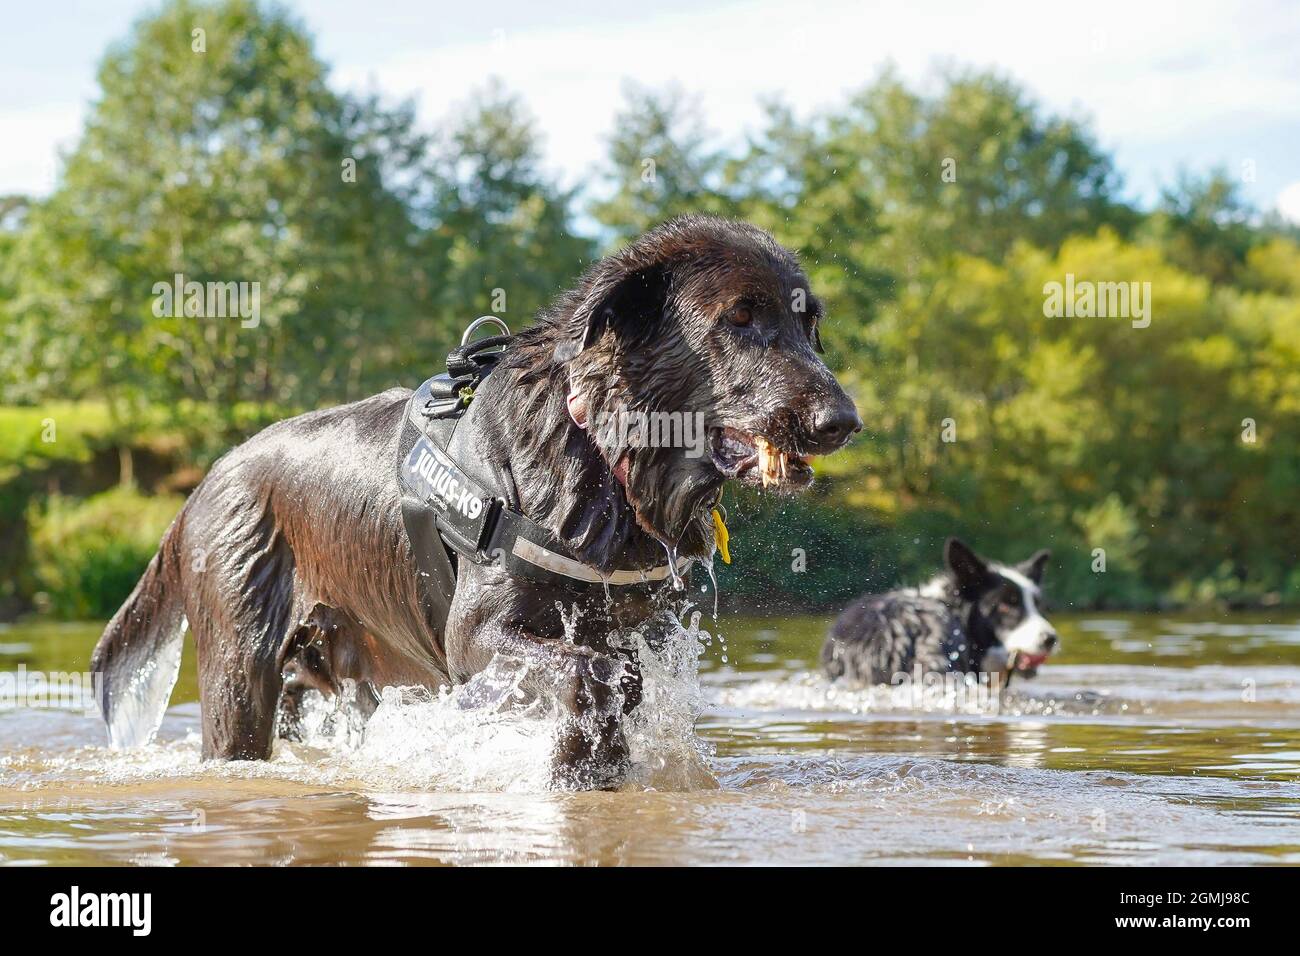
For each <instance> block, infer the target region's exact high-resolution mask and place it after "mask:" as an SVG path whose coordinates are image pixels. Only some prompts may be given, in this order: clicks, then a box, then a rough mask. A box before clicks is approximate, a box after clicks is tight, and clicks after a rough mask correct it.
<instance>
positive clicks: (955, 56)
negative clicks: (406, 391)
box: [336, 0, 1300, 177]
mask: <svg viewBox="0 0 1300 956" xmlns="http://www.w3.org/2000/svg"><path fill="white" fill-rule="evenodd" d="M1076 10H1077V12H1076V13H1074V14H1073V15H1061V14H1060V13H1057V12H1053V11H1052V10H1051V9H1050V8H1048V7H1045V6H1044V5H1043V4H1041V3H1037V2H1016V3H1009V4H1004V5H1001V6H998V7H987V6H983V5H979V4H971V3H968V2H965V0H947V2H937V3H936V2H931V3H926V4H923V5H920V4H914V5H911V6H905V5H901V4H888V5H884V4H880V5H876V4H873V5H866V4H861V3H834V4H819V5H816V6H810V5H808V4H806V3H801V2H794V0H753V2H748V3H743V4H739V5H734V6H727V7H723V8H709V9H701V10H699V11H698V12H693V13H685V14H674V15H670V16H664V17H660V18H656V19H654V20H648V21H645V22H640V23H633V24H627V23H620V24H611V25H603V24H601V23H600V22H598V21H597V22H593V23H592V24H591V25H590V26H589V27H588V28H587V29H584V30H572V29H556V30H537V31H532V32H529V33H524V34H518V35H515V34H511V33H510V32H509V31H508V30H507V31H506V32H504V33H501V32H500V31H495V32H491V31H487V30H485V31H484V33H483V35H482V39H481V40H479V41H477V42H461V43H458V44H454V45H444V46H433V45H431V46H429V47H428V48H426V49H420V50H414V51H412V50H409V49H408V50H407V51H406V52H404V53H402V54H401V55H399V56H395V57H393V58H391V59H388V60H386V61H383V62H380V63H366V64H360V63H357V64H351V63H347V62H344V63H342V64H341V66H340V69H339V70H338V72H337V74H336V76H337V77H338V78H339V79H340V80H342V81H343V82H345V83H350V84H358V83H360V82H362V81H363V80H364V79H365V78H374V79H375V80H377V82H378V84H379V85H380V87H381V88H382V89H384V90H386V91H388V92H391V93H394V94H399V95H410V94H418V95H419V97H420V100H421V103H422V105H423V108H424V111H425V115H426V116H427V117H428V118H429V119H434V118H436V117H438V116H440V115H442V114H443V113H444V112H445V110H446V108H447V107H448V105H450V104H451V103H453V102H456V101H459V100H463V99H464V97H465V96H466V95H467V94H468V93H469V92H470V91H471V90H472V89H474V88H475V87H478V86H481V85H483V83H485V82H486V80H487V78H488V77H489V76H492V75H496V76H500V77H501V78H502V79H503V80H504V81H505V83H506V85H507V86H508V87H509V88H511V89H513V90H518V91H522V92H523V93H524V95H525V98H526V100H527V102H528V103H529V105H530V107H531V108H532V110H533V111H534V112H535V113H536V114H537V116H538V119H539V121H540V125H541V128H542V129H543V130H544V131H545V132H546V134H547V141H548V142H547V146H548V154H549V156H550V157H551V159H552V160H553V162H554V163H555V164H557V165H558V166H560V167H563V168H564V169H565V170H567V171H568V172H569V173H570V175H571V176H575V177H576V176H579V175H581V174H582V173H583V172H585V171H586V170H587V168H589V166H590V165H591V164H592V163H593V162H595V161H596V160H597V159H598V158H599V157H600V156H601V155H602V140H603V137H604V136H606V135H607V134H608V131H609V128H610V120H611V118H612V115H613V113H614V112H615V110H616V109H617V108H618V106H619V103H620V102H621V86H622V83H623V81H624V80H625V79H633V80H635V81H637V82H640V83H642V84H646V85H650V86H655V87H659V86H663V85H665V84H667V83H670V82H674V81H676V82H677V83H679V84H680V85H681V86H683V87H684V88H685V89H687V90H688V91H699V92H700V93H701V94H702V97H701V98H702V102H703V105H704V107H705V111H706V114H707V116H708V117H709V120H710V122H711V123H712V124H713V126H714V127H715V128H717V129H718V130H720V131H721V132H722V133H724V134H726V136H727V137H729V138H737V137H739V136H740V135H741V134H742V132H743V130H744V129H745V127H746V126H749V125H752V124H753V123H755V122H756V121H757V120H758V118H759V110H758V107H757V98H758V97H759V96H760V95H762V94H772V93H778V92H779V93H781V95H782V96H783V97H784V98H785V99H787V100H788V101H789V102H791V103H792V104H793V105H794V106H795V107H796V108H799V109H802V110H805V111H806V110H810V109H813V108H816V107H818V106H821V105H826V104H829V103H832V102H835V101H836V100H838V99H840V98H841V97H842V96H843V94H844V93H845V92H846V91H849V90H852V89H855V88H857V87H860V86H862V85H863V84H865V83H866V82H868V81H869V80H870V79H871V78H872V77H873V76H874V75H875V74H876V72H877V71H878V69H879V68H880V67H881V66H882V65H883V64H885V63H887V62H893V63H895V64H896V65H897V66H898V68H899V69H900V71H901V72H902V73H903V75H904V76H905V77H907V78H909V79H912V80H918V79H923V78H925V77H927V76H929V75H930V73H931V71H932V70H933V68H934V67H935V66H936V65H940V64H942V63H945V62H952V63H959V64H970V65H975V66H980V67H985V66H996V67H998V68H999V69H1002V70H1003V71H1005V72H1007V73H1009V74H1011V75H1012V76H1013V77H1014V78H1016V79H1018V80H1021V81H1022V82H1024V83H1026V84H1027V85H1028V87H1029V88H1030V90H1031V91H1033V92H1034V93H1035V94H1036V95H1038V96H1040V97H1041V98H1042V99H1043V100H1044V101H1045V102H1046V103H1047V104H1048V105H1049V106H1050V107H1051V108H1053V109H1055V110H1058V111H1062V112H1069V113H1074V114H1080V115H1084V116H1086V117H1089V118H1092V119H1094V120H1095V125H1096V128H1097V130H1098V133H1099V136H1100V137H1101V139H1102V141H1103V144H1104V145H1106V146H1108V147H1114V146H1116V145H1117V144H1121V143H1122V144H1123V145H1124V146H1125V147H1127V148H1131V149H1134V150H1136V151H1143V150H1144V148H1145V147H1159V145H1160V144H1168V143H1170V142H1171V141H1176V140H1178V139H1179V138H1180V137H1205V136H1207V135H1209V133H1210V132H1211V131H1213V130H1215V129H1216V128H1221V127H1222V126H1224V125H1225V124H1229V123H1236V124H1238V126H1239V125H1240V122H1241V118H1242V117H1243V116H1249V117H1251V118H1252V122H1254V123H1255V124H1260V123H1265V124H1267V123H1270V122H1291V123H1293V124H1294V123H1297V122H1300V71H1297V70H1296V69H1295V68H1294V51H1295V49H1296V48H1297V46H1298V45H1300V27H1298V26H1297V22H1296V18H1295V16H1294V15H1291V14H1289V13H1288V11H1287V8H1285V7H1283V6H1280V5H1279V6H1276V7H1273V8H1271V9H1268V8H1261V7H1260V6H1259V5H1255V6H1253V7H1250V8H1245V7H1242V6H1239V5H1237V4H1223V3H1215V2H1211V0H1194V2H1190V3H1181V4H1178V5H1177V6H1176V7H1165V6H1163V5H1158V4H1142V3H1132V2H1131V0H1101V2H1096V3H1093V4H1090V5H1088V6H1087V7H1082V8H1076ZM1179 159H1184V157H1175V158H1173V159H1172V161H1171V162H1170V166H1171V167H1172V166H1173V165H1174V164H1175V163H1176V162H1177V161H1178V160H1179ZM1185 159H1186V160H1188V161H1190V162H1193V163H1195V162H1197V161H1198V157H1195V156H1189V157H1185ZM1210 161H1214V160H1210Z"/></svg>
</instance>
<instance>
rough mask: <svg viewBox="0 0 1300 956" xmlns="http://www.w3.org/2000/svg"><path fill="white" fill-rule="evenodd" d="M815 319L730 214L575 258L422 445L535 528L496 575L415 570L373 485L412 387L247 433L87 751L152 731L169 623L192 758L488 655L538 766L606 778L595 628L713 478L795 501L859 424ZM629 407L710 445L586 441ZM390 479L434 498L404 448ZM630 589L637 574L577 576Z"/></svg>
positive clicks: (707, 516)
mask: <svg viewBox="0 0 1300 956" xmlns="http://www.w3.org/2000/svg"><path fill="white" fill-rule="evenodd" d="M821 317H822V308H821V305H820V303H819V302H818V300H817V299H816V297H815V296H813V294H812V292H811V291H810V290H809V288H808V281H807V279H806V277H805V276H804V274H803V272H802V271H801V270H800V268H799V266H798V263H797V262H796V260H795V257H794V255H793V254H791V253H790V252H789V251H787V250H786V249H784V248H782V247H781V246H780V245H778V244H777V243H776V242H775V241H774V240H773V239H772V238H771V237H770V236H768V235H767V234H766V233H764V232H762V231H760V230H758V229H756V228H754V227H752V226H749V225H746V224H743V223H737V222H730V221H726V220H721V219H713V218H704V217H685V218H681V219H677V220H674V221H673V222H670V223H667V224H665V225H663V226H661V227H659V228H657V229H655V230H654V231H652V232H650V233H648V234H646V235H645V236H642V237H641V238H640V239H638V240H637V241H635V242H634V243H632V244H631V245H629V246H628V247H626V248H625V249H623V250H622V251H621V252H619V253H617V254H616V255H613V256H611V257H609V258H607V259H605V260H603V261H601V262H599V263H597V264H596V265H595V266H593V267H592V268H591V269H590V270H589V271H588V272H587V273H586V275H585V276H584V277H583V278H582V280H581V282H580V284H579V286H578V287H577V288H576V289H574V290H573V291H571V292H569V293H567V294H566V295H564V296H562V297H561V298H560V299H559V300H558V301H557V302H556V304H555V305H554V306H553V307H552V308H551V309H549V310H548V311H547V312H546V313H545V314H543V315H542V316H541V317H540V319H539V321H538V322H537V324H535V325H534V326H532V327H531V328H528V329H526V330H525V331H523V332H522V333H520V334H519V335H518V336H516V337H515V338H514V339H513V340H512V341H511V342H510V343H509V345H508V347H507V349H506V352H505V354H504V355H503V357H502V358H501V359H500V360H499V362H498V364H497V366H496V368H495V370H494V371H492V372H491V374H490V375H488V376H487V377H486V378H485V379H483V381H482V383H481V385H480V386H479V387H478V390H477V392H476V393H475V394H474V395H473V398H472V402H471V403H470V405H469V407H468V410H467V411H466V412H465V413H464V417H463V418H462V419H461V420H460V422H459V424H458V425H457V427H456V429H455V432H454V436H453V438H452V439H451V442H450V445H449V446H448V447H447V448H446V449H445V450H446V452H447V454H448V456H449V457H450V458H451V459H452V460H454V462H455V463H456V464H457V465H458V466H459V467H460V468H461V469H463V471H464V472H465V474H466V476H467V477H468V478H469V479H473V480H476V481H478V483H480V484H482V485H485V486H490V487H493V488H498V489H501V497H502V499H503V501H504V502H505V503H506V505H505V506H506V507H508V508H509V509H510V510H511V513H512V514H515V515H517V516H520V517H518V519H517V520H518V522H520V523H521V526H522V524H527V523H528V522H531V525H529V526H530V527H535V528H536V529H540V530H538V531H537V532H536V533H534V535H533V538H534V540H524V538H523V537H521V538H520V539H519V541H522V542H523V544H522V545H520V544H519V542H518V541H517V542H516V547H515V549H514V552H513V553H512V554H511V555H508V556H507V557H510V558H511V559H512V560H513V561H514V562H515V563H514V564H510V563H507V562H506V561H504V560H503V561H495V560H493V561H484V562H482V563H480V562H479V561H477V560H468V559H466V558H465V557H464V556H463V555H461V556H458V555H456V554H451V555H450V557H451V558H452V559H453V561H455V562H456V566H455V572H454V575H453V574H448V575H441V576H439V575H430V576H428V577H425V576H423V575H420V574H417V570H416V563H415V561H414V555H413V551H412V543H411V540H410V536H408V533H407V530H406V527H405V526H404V521H403V514H402V492H401V490H400V489H399V485H398V482H397V481H396V480H395V469H396V463H397V462H398V461H399V460H401V459H402V456H403V455H404V454H405V453H406V452H405V449H404V446H402V438H401V437H400V432H401V430H402V428H403V427H404V424H403V423H404V421H405V420H406V419H407V417H408V415H407V404H408V398H410V396H411V392H410V391H408V390H405V389H393V390H390V391H388V392H385V393H383V394H381V395H377V396H375V397H373V398H369V399H366V400H364V401H360V402H357V403H355V404H352V405H346V406H342V407H339V408H332V409H326V410H323V411H317V412H312V413H310V414H306V415H302V416H299V417H297V418H293V419H289V420H287V421H284V422H280V423H279V424H277V425H274V426H272V427H270V428H268V429H266V430H265V431H263V432H261V433H260V434H258V435H256V436H255V437H253V438H252V439H250V440H249V441H248V442H246V443H245V444H243V445H241V446H240V447H238V448H236V449H235V450H233V451H231V452H230V453H229V454H227V455H226V456H225V457H223V458H222V459H221V460H220V461H218V462H217V463H216V464H215V465H214V466H213V468H212V470H211V472H210V473H209V474H208V476H207V477H206V478H205V479H204V481H203V482H202V483H201V484H200V485H199V487H198V488H197V489H196V490H195V492H194V494H193V495H191V497H190V499H189V500H188V501H187V502H186V504H185V507H184V509H183V510H182V511H181V513H180V514H179V515H178V516H177V518H176V520H175V521H174V522H173V524H172V526H171V528H170V529H168V531H167V533H166V535H165V536H164V538H163V540H162V544H161V546H160V548H159V551H158V554H157V555H156V556H155V557H154V558H153V560H152V561H151V563H150V565H149V567H148V569H147V571H146V572H145V575H144V577H143V578H142V579H141V581H140V583H139V584H138V585H137V586H136V589H135V591H134V592H133V593H132V595H131V596H130V598H128V600H127V602H126V603H125V604H124V605H123V607H122V608H121V610H119V611H118V613H117V615H116V616H115V617H114V618H113V620H112V621H111V622H110V623H109V625H108V628H107V630H106V631H105V633H104V635H103V637H102V638H101V639H100V642H99V645H98V647H97V648H96V650H95V654H94V658H93V662H92V664H93V668H94V670H95V671H97V672H99V673H101V674H102V675H103V681H104V689H105V692H106V693H105V698H104V713H105V718H106V720H107V721H108V724H109V730H110V739H111V740H112V741H113V743H114V744H115V745H122V744H128V745H129V744H133V743H140V742H143V741H147V740H148V739H150V738H151V737H152V735H153V733H155V732H156V729H157V726H158V723H159V721H160V720H161V716H162V712H163V709H164V708H165V706H166V699H167V695H168V693H169V691H170V688H171V686H172V683H173V682H174V680H175V675H176V668H177V666H178V664H179V656H180V646H181V637H182V634H183V630H184V627H185V625H186V623H188V626H189V629H190V630H191V631H193V633H194V636H195V640H196V642H197V647H198V659H199V681H200V694H201V698H202V701H201V703H202V721H203V754H204V756H205V757H216V758H226V759H261V758H265V757H267V756H268V755H269V754H270V751H271V744H272V737H273V734H274V731H275V727H276V719H277V711H278V710H279V711H281V712H284V713H288V715H289V716H290V717H292V713H293V710H294V704H295V701H296V699H297V697H298V696H299V695H300V694H301V693H302V691H303V690H305V689H307V688H315V689H317V690H321V691H323V692H325V693H327V694H329V693H335V692H337V691H339V689H340V688H341V687H343V686H344V684H343V682H344V681H355V682H356V685H357V686H358V687H360V688H361V689H362V691H363V694H362V697H363V700H369V701H370V702H371V703H370V706H371V708H373V702H374V701H375V700H376V699H377V694H376V691H377V690H378V689H380V688H383V687H385V686H390V685H422V686H425V687H429V688H438V687H442V686H445V685H446V684H448V683H452V684H456V683H461V682H464V681H466V680H467V679H468V678H470V677H471V676H473V675H474V674H476V673H478V672H480V671H482V670H483V669H484V668H485V667H487V666H488V664H489V662H490V661H491V660H492V659H493V657H494V656H495V655H497V654H503V655H509V656H512V657H515V658H518V659H521V660H523V661H525V662H526V663H527V664H528V670H527V678H526V680H525V684H524V688H525V689H526V690H527V691H529V692H530V693H532V694H534V695H546V696H549V697H551V698H553V699H555V700H557V701H559V702H560V703H561V705H562V706H563V707H564V708H565V709H566V711H567V712H568V713H569V714H570V715H571V717H572V719H571V720H570V721H568V724H569V727H568V730H566V731H565V732H564V734H563V736H562V738H561V740H560V741H559V743H558V748H559V749H558V753H557V760H556V768H557V771H556V772H557V778H558V779H559V780H560V781H561V782H563V783H565V784H568V785H577V786H603V785H607V784H609V783H611V782H614V781H616V780H617V778H618V775H619V773H620V772H621V769H622V767H623V765H624V764H625V762H626V757H627V749H626V744H625V741H624V739H623V735H622V731H621V714H622V712H627V711H630V710H631V708H633V707H635V706H636V703H637V701H638V700H639V692H640V673H639V670H638V666H637V661H636V659H635V655H634V654H632V653H631V652H630V651H629V650H628V649H627V648H626V647H623V646H621V644H620V642H619V641H618V640H615V639H614V637H613V635H614V634H615V633H616V632H618V631H619V630H620V629H625V628H639V627H642V626H643V625H644V624H645V622H646V621H647V620H648V619H650V618H651V617H652V616H653V613H654V610H655V607H654V602H655V601H656V600H657V599H658V597H659V594H660V593H661V592H663V591H664V590H665V589H669V588H672V587H673V586H674V585H675V586H676V587H681V582H680V581H679V580H678V578H679V571H678V566H679V565H687V564H689V562H690V561H692V560H711V557H712V555H713V553H714V550H715V524H714V518H713V510H712V509H713V507H714V505H715V503H716V502H717V500H718V498H719V495H720V492H721V487H722V484H723V482H724V481H726V480H728V479H737V480H739V481H742V482H745V483H750V484H755V485H759V484H762V485H768V486H774V487H776V488H777V489H778V490H787V489H794V488H798V487H802V486H804V485H807V484H808V483H809V482H810V481H811V479H812V471H811V469H810V468H809V466H808V457H809V456H811V455H814V454H825V453H829V452H833V451H835V450H836V449H838V448H840V447H841V446H842V445H843V444H844V443H845V442H846V441H848V439H849V438H850V436H851V435H852V434H853V433H854V432H856V431H858V430H859V429H860V428H861V422H860V420H859V419H858V416H857V413H856V411H855V409H854V407H853V403H852V402H851V401H850V400H849V399H848V397H847V396H846V395H845V393H844V391H843V390H842V389H841V388H840V386H839V384H838V383H837V382H836V380H835V378H834V376H833V375H832V374H831V373H830V371H829V370H828V369H827V368H826V366H825V364H824V363H823V362H822V361H821V359H820V358H819V357H818V355H817V354H816V353H817V351H819V345H820V343H819V338H818V334H819V333H818V324H819V322H820V320H821ZM629 413H634V414H639V415H642V416H643V417H644V416H653V415H656V414H659V415H668V416H672V415H677V416H678V418H679V419H681V417H682V416H688V417H690V418H693V419H697V420H698V421H700V422H701V431H702V433H703V435H704V436H705V437H706V438H707V441H704V442H702V444H701V446H700V448H699V451H700V453H699V454H692V450H691V449H690V448H683V447H675V446H674V444H673V443H672V442H667V443H664V442H648V441H644V440H633V437H632V436H631V435H630V434H629V432H628V430H627V429H623V428H614V427H607V425H608V423H610V422H613V421H617V420H619V418H620V416H627V415H628V414H629ZM642 437H643V436H642ZM399 449H401V450H400V451H399ZM413 471H414V472H418V473H419V474H421V475H423V477H424V478H427V479H430V481H431V484H433V485H436V486H437V489H438V490H439V491H446V490H447V482H448V479H447V477H446V469H441V468H438V469H435V468H433V467H432V462H431V460H430V459H428V457H427V456H425V457H424V458H422V459H421V461H420V462H419V463H418V464H417V465H416V466H414V469H413ZM484 500H486V499H484ZM460 504H461V505H462V506H463V505H464V504H465V495H464V493H463V491H462V493H461V501H460ZM469 504H470V505H471V506H472V507H471V508H470V509H469V510H467V511H466V513H467V514H470V513H473V514H478V513H479V511H478V508H479V505H478V504H475V502H474V501H470V502H469ZM538 534H540V535H543V536H544V540H542V541H541V542H540V544H539V543H538V541H537V540H535V539H536V538H537V535H538ZM520 561H527V562H531V564H529V565H528V566H527V567H528V568H530V569H533V570H534V571H535V572H536V573H535V574H531V573H530V574H522V573H517V572H518V570H519V568H521V567H523V565H520V564H519V563H518V562H520ZM670 562H671V565H672V566H671V567H668V566H667V565H668V564H669V563H670ZM448 567H449V568H450V567H451V565H448ZM545 569H550V570H545ZM629 575H630V576H631V577H632V579H635V580H640V579H642V578H643V577H644V578H648V579H650V580H649V581H648V582H647V583H633V584H627V585H624V584H619V586H617V587H615V588H614V589H613V591H612V592H610V591H607V589H605V588H603V587H601V586H600V583H599V582H603V583H608V582H610V581H614V582H616V583H618V582H621V581H625V580H626V579H627V577H628V576H629ZM584 579H585V580H584ZM592 581H595V582H598V583H597V584H596V585H595V586H593V585H592V583H591V582H592ZM575 606H576V607H577V608H578V609H579V610H580V612H581V613H579V614H578V615H576V617H575V616H570V615H566V617H567V618H568V621H567V624H568V630H567V633H566V620H565V619H563V618H562V614H561V610H562V609H569V608H573V607H575Z"/></svg>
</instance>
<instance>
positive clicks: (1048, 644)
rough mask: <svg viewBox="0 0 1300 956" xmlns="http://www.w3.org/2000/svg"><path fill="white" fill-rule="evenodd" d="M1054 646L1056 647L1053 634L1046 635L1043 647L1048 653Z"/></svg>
mask: <svg viewBox="0 0 1300 956" xmlns="http://www.w3.org/2000/svg"><path fill="white" fill-rule="evenodd" d="M1055 646H1056V635H1055V634H1048V635H1047V636H1046V637H1045V638H1043V647H1045V648H1047V649H1048V650H1049V651H1050V650H1051V649H1052V648H1053V647H1055Z"/></svg>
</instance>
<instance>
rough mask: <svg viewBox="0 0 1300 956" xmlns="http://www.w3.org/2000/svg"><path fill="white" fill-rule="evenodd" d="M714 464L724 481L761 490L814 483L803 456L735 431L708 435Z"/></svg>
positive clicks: (807, 460)
mask: <svg viewBox="0 0 1300 956" xmlns="http://www.w3.org/2000/svg"><path fill="white" fill-rule="evenodd" d="M710 450H711V451H712V453H713V464H714V466H715V467H716V468H717V469H718V471H719V472H721V473H722V475H723V476H724V477H726V478H733V479H736V480H737V481H741V482H744V483H745V484H751V485H757V486H760V487H763V488H778V487H782V486H784V487H788V488H801V487H803V486H805V485H807V484H809V483H810V482H811V481H812V479H813V470H812V466H811V465H810V464H809V463H808V462H809V459H808V457H807V456H805V455H796V454H794V453H792V452H787V451H783V450H782V449H781V448H779V447H778V446H777V445H776V444H775V443H774V442H772V441H771V440H770V439H768V438H766V437H764V436H763V435H751V434H749V433H748V432H743V431H741V430H740V429H738V428H730V427H727V428H714V429H713V430H712V431H711V433H710Z"/></svg>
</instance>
